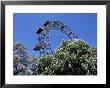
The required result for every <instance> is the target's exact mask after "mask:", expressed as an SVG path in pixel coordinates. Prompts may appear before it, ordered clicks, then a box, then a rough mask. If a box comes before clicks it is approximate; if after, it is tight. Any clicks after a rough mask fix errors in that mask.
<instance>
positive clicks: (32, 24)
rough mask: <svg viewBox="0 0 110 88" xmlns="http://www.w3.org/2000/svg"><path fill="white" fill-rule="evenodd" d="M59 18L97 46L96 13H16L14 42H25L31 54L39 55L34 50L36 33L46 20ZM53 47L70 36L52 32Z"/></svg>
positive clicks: (83, 38) (78, 34) (82, 37)
mask: <svg viewBox="0 0 110 88" xmlns="http://www.w3.org/2000/svg"><path fill="white" fill-rule="evenodd" d="M48 19H49V20H59V21H61V22H63V23H64V24H65V25H66V26H68V27H70V28H71V29H72V30H73V32H75V34H76V35H77V36H78V37H79V38H80V39H82V40H85V41H86V42H87V43H88V44H89V45H91V46H97V14H96V13H37V14H36V13H32V14H30V13H25V14H24V13H14V42H17V41H19V42H21V43H23V44H24V45H25V46H26V48H28V53H29V54H30V55H35V56H39V52H36V51H33V47H34V44H36V43H37V42H38V40H37V39H38V37H39V36H38V35H37V34H36V33H35V32H36V29H37V28H39V27H40V26H41V25H43V23H44V22H45V21H46V20H48ZM50 37H51V39H50V41H51V47H52V49H53V50H54V49H55V48H57V46H58V45H59V44H60V42H61V41H62V39H66V40H68V39H69V38H68V37H67V36H66V35H65V34H63V33H62V32H60V31H58V30H52V31H51V32H50Z"/></svg>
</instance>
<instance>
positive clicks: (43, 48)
mask: <svg viewBox="0 0 110 88" xmlns="http://www.w3.org/2000/svg"><path fill="white" fill-rule="evenodd" d="M53 29H56V30H60V31H61V32H63V33H65V34H66V35H67V36H68V37H69V38H70V39H75V38H78V37H77V36H76V35H75V34H74V33H73V32H72V30H71V29H70V28H69V27H68V26H66V25H65V24H63V23H62V22H60V21H58V20H53V21H52V20H47V21H46V22H45V23H44V24H43V25H42V26H40V27H39V29H38V30H37V31H36V33H37V34H38V35H39V39H38V41H39V42H38V43H37V44H36V45H35V46H34V48H33V50H35V51H38V50H39V51H40V55H50V54H53V52H52V49H51V44H50V36H49V32H50V31H51V30H53Z"/></svg>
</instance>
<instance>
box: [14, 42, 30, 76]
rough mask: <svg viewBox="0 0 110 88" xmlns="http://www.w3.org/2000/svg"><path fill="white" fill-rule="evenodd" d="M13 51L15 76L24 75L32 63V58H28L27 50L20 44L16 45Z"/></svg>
mask: <svg viewBox="0 0 110 88" xmlns="http://www.w3.org/2000/svg"><path fill="white" fill-rule="evenodd" d="M13 49H14V62H13V67H14V75H18V74H19V75H24V74H25V73H26V72H25V71H27V67H28V65H29V63H30V62H29V59H30V57H29V56H28V53H27V49H26V48H25V46H24V45H23V44H22V43H20V42H17V43H15V44H14V47H13Z"/></svg>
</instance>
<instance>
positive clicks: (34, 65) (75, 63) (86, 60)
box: [14, 39, 97, 75]
mask: <svg viewBox="0 0 110 88" xmlns="http://www.w3.org/2000/svg"><path fill="white" fill-rule="evenodd" d="M19 50H20V49H17V51H19ZM21 51H22V49H21ZM19 54H20V55H19ZM19 54H17V55H19V57H20V56H25V57H20V58H21V59H22V58H23V59H26V58H27V57H28V56H27V54H26V53H25V49H24V51H22V52H21V53H20V52H19ZM15 56H16V55H15ZM32 58H34V59H35V60H34V62H31V63H28V66H25V67H26V69H27V68H28V70H29V72H31V73H29V74H32V75H96V74H97V48H96V47H94V46H89V45H88V44H87V43H86V42H85V41H83V40H80V39H74V40H66V41H63V42H62V43H61V44H60V45H59V47H58V48H57V49H56V50H55V54H54V55H43V56H40V57H39V58H36V57H31V58H29V59H30V60H31V61H33V60H32ZM14 59H15V60H17V59H18V58H17V59H16V58H14ZM26 60H27V59H26ZM15 62H16V61H15ZM15 62H14V64H15ZM26 63H27V62H26ZM23 65H24V64H23ZM22 71H23V70H22ZM25 72H26V70H25ZM27 73H28V71H27ZM25 74H26V73H25Z"/></svg>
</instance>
